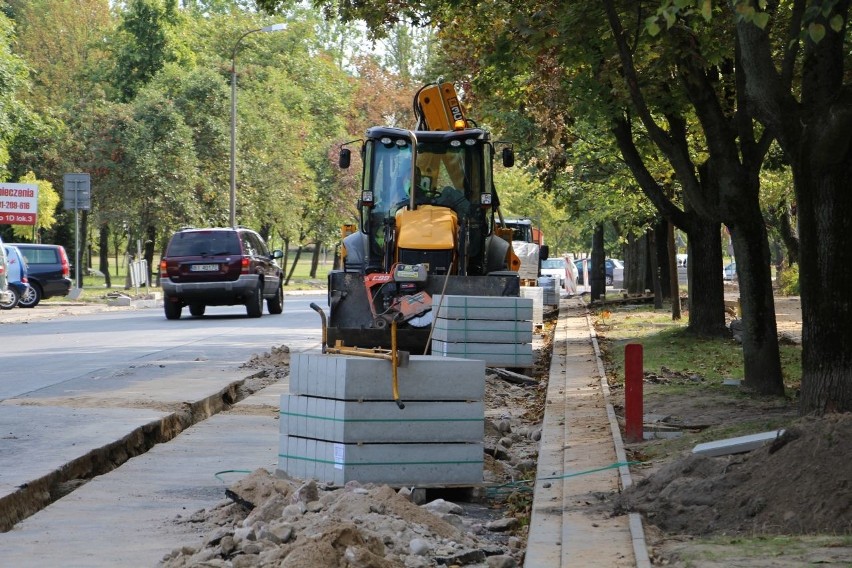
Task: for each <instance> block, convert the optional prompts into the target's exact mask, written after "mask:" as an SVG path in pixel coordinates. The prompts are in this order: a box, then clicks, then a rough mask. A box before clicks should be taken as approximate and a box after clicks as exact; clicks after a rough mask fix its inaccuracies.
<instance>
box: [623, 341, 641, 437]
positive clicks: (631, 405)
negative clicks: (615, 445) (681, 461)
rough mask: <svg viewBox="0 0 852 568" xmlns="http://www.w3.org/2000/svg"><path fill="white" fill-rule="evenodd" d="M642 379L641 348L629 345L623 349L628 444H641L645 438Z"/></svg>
mask: <svg viewBox="0 0 852 568" xmlns="http://www.w3.org/2000/svg"><path fill="white" fill-rule="evenodd" d="M643 378H644V370H643V368H642V346H641V345H639V344H638V343H629V344H628V345H627V346H625V348H624V422H625V425H624V437H625V439H626V441H627V442H628V443H632V442H641V441H642V440H643V438H644V436H645V429H644V427H643V421H644V410H643V408H642V380H643Z"/></svg>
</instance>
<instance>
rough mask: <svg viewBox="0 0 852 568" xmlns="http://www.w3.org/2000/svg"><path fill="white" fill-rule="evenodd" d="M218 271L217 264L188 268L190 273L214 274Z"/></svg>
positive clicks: (194, 265) (195, 265)
mask: <svg viewBox="0 0 852 568" xmlns="http://www.w3.org/2000/svg"><path fill="white" fill-rule="evenodd" d="M217 270H219V265H218V264H193V265H192V266H190V267H189V271H190V272H215V271H217Z"/></svg>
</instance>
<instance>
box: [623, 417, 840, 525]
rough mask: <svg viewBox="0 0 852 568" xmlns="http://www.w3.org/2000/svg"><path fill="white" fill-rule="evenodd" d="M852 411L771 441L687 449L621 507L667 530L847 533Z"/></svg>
mask: <svg viewBox="0 0 852 568" xmlns="http://www.w3.org/2000/svg"><path fill="white" fill-rule="evenodd" d="M849 440H852V414H849V413H847V414H839V415H828V416H826V417H824V418H804V419H801V420H798V421H797V422H796V423H795V424H794V425H793V426H792V427H790V428H787V429H786V430H785V431H784V433H783V434H782V435H781V436H779V437H778V438H777V439H776V440H775V441H774V442H772V443H770V444H768V445H766V446H764V447H762V448H760V449H758V450H755V451H753V452H750V453H747V454H741V455H734V456H725V457H716V458H711V457H703V456H699V455H693V454H690V455H688V456H686V457H684V458H682V459H678V460H676V461H674V462H672V463H670V464H668V465H666V466H664V467H662V468H661V469H660V470H659V471H657V472H655V473H654V474H652V475H650V476H649V477H647V478H646V479H643V480H642V481H640V482H638V483H637V484H636V485H634V486H633V487H630V488H628V489H627V490H626V491H625V492H623V493H622V495H621V496H620V498H619V499H618V509H620V510H627V511H636V512H641V513H643V514H644V517H645V519H646V520H647V521H648V522H650V523H653V524H654V525H656V526H657V527H659V528H660V529H662V530H663V531H665V532H667V533H670V534H690V535H753V534H818V533H822V534H846V535H849V534H852V470H850V468H849V463H850V458H852V444H850V443H849Z"/></svg>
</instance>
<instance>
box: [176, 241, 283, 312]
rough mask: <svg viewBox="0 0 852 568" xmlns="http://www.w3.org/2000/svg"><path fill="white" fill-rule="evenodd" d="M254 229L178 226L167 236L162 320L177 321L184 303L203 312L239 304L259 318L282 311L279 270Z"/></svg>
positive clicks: (280, 254)
mask: <svg viewBox="0 0 852 568" xmlns="http://www.w3.org/2000/svg"><path fill="white" fill-rule="evenodd" d="M283 256H284V253H283V252H282V251H281V250H275V251H272V252H271V253H270V251H269V249H268V248H267V246H266V243H265V242H263V239H262V238H261V236H260V235H259V234H257V233H256V232H254V231H252V230H249V229H245V228H242V227H240V228H207V229H183V230H180V231H178V232H176V233H175V234H174V235H172V237H171V239H170V240H169V244H168V246H167V247H166V253H165V255H164V256H163V258H162V260H161V261H160V285H161V286H162V288H163V300H164V302H163V306H164V308H163V309H164V310H165V314H166V319H170V320H173V319H179V318H180V315H181V311H182V309H183V307H184V306H189V313H190V314H192V315H193V316H196V317H198V316H203V315H204V311H205V307H206V306H233V305H237V304H244V305H245V306H246V313H247V314H248V316H249V317H260V316H261V315H262V313H263V300H264V299H265V300H266V306H267V309H268V310H269V313H270V314H280V313H281V312H282V311H283V310H284V274H283V271H282V270H281V267H279V266H278V264H277V263H276V262H275V260H276V259H278V258H283Z"/></svg>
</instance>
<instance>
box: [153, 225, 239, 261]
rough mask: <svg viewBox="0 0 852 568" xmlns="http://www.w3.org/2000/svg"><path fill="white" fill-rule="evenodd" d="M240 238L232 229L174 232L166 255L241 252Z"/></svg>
mask: <svg viewBox="0 0 852 568" xmlns="http://www.w3.org/2000/svg"><path fill="white" fill-rule="evenodd" d="M242 253H243V251H242V248H241V247H240V240H239V238H238V237H237V233H236V232H234V231H192V232H186V233H176V234H175V235H174V236H173V237H172V240H171V242H169V248H168V250H167V251H166V256H211V255H223V254H242Z"/></svg>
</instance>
